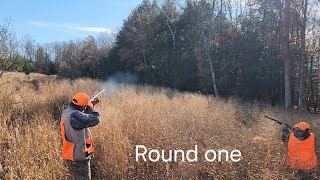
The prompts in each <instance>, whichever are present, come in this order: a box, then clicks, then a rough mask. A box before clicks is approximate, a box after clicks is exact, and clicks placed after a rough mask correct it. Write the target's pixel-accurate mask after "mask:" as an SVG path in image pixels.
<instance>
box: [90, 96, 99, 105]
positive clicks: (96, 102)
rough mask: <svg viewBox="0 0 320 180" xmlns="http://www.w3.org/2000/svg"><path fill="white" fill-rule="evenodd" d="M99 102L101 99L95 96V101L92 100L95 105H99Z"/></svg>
mask: <svg viewBox="0 0 320 180" xmlns="http://www.w3.org/2000/svg"><path fill="white" fill-rule="evenodd" d="M99 102H100V100H99V99H98V98H95V99H94V100H93V101H91V103H92V105H93V107H94V106H95V105H97V104H98V103H99Z"/></svg>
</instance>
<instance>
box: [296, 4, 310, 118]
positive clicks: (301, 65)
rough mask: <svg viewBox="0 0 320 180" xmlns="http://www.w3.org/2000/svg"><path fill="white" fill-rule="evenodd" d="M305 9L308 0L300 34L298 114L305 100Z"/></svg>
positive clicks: (304, 13)
mask: <svg viewBox="0 0 320 180" xmlns="http://www.w3.org/2000/svg"><path fill="white" fill-rule="evenodd" d="M307 7H308V0H305V1H304V9H303V23H302V33H301V60H300V77H299V78H300V79H299V84H300V86H299V104H298V110H299V111H300V112H302V111H305V99H304V94H305V92H304V62H305V59H306V26H307Z"/></svg>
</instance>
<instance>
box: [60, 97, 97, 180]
mask: <svg viewBox="0 0 320 180" xmlns="http://www.w3.org/2000/svg"><path fill="white" fill-rule="evenodd" d="M98 103H99V100H98V99H95V101H94V102H90V100H89V96H88V95H87V94H85V93H77V94H76V95H75V96H74V97H73V98H72V101H71V103H70V107H68V108H67V109H65V110H64V111H63V113H62V115H61V121H60V126H61V138H62V143H63V145H62V157H63V158H64V159H65V164H66V166H67V168H68V170H69V172H70V174H71V177H67V179H89V180H90V179H91V169H90V159H91V158H92V157H93V152H94V148H93V140H92V136H91V132H90V129H89V127H93V126H96V125H97V124H98V123H99V122H100V116H99V113H98V112H96V111H95V110H94V109H93V107H94V105H96V104H98Z"/></svg>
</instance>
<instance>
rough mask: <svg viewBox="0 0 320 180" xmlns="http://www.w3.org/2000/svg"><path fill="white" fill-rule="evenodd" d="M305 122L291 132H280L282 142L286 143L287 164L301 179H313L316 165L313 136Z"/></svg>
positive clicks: (285, 129)
mask: <svg viewBox="0 0 320 180" xmlns="http://www.w3.org/2000/svg"><path fill="white" fill-rule="evenodd" d="M310 130H311V128H310V125H309V124H308V123H306V122H300V123H298V124H295V128H294V130H293V132H290V131H289V129H288V128H287V127H284V128H283V130H282V140H283V141H285V142H287V143H288V156H287V164H288V166H289V167H290V168H291V169H293V170H294V171H293V172H297V173H298V175H299V176H300V177H301V179H305V180H307V179H315V177H314V176H315V173H314V169H315V168H316V167H317V165H318V161H317V155H316V148H315V147H316V146H315V141H316V139H315V136H314V134H313V133H311V132H310Z"/></svg>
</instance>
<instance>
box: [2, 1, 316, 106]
mask: <svg viewBox="0 0 320 180" xmlns="http://www.w3.org/2000/svg"><path fill="white" fill-rule="evenodd" d="M319 10H320V6H319V2H318V1H316V0H249V1H245V0H233V1H229V0H185V1H183V2H182V1H181V0H163V1H161V2H160V3H159V2H158V1H155V0H154V1H150V0H143V2H142V3H141V4H140V5H139V6H138V7H136V8H135V9H134V10H133V11H132V13H131V14H130V16H129V17H128V18H127V19H126V20H125V21H124V23H123V26H122V28H121V29H120V31H119V32H118V33H117V35H116V37H113V36H112V35H108V34H100V35H99V36H97V37H93V36H88V37H87V38H86V39H83V40H77V41H69V42H54V43H49V44H45V45H39V44H36V43H35V41H34V40H33V39H32V38H30V37H27V38H25V39H24V40H23V41H20V42H18V41H17V40H16V38H15V35H14V33H13V29H12V28H11V24H10V23H3V24H0V37H1V39H0V60H1V61H2V63H0V69H2V70H18V71H35V72H41V73H45V74H58V75H60V76H62V77H70V78H76V77H90V78H98V79H103V78H106V77H109V76H111V75H113V74H114V73H117V72H130V73H132V74H135V75H138V76H139V82H140V83H141V84H150V85H154V86H163V87H170V88H174V89H178V90H181V91H201V92H203V93H206V94H213V95H214V96H216V97H227V98H228V97H233V96H237V97H241V98H243V99H245V100H259V101H264V102H267V103H270V104H272V105H284V107H285V108H286V110H291V109H292V108H293V107H295V106H296V107H298V109H299V110H300V111H305V110H308V111H314V112H315V111H317V110H318V109H319V102H320V96H319V95H320V89H319V85H320V82H319V80H320V63H319V60H320V48H319V47H320V44H319V43H320V31H319V30H320V14H319V13H318V11H319Z"/></svg>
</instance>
